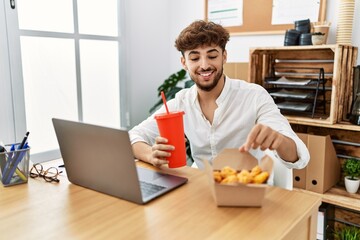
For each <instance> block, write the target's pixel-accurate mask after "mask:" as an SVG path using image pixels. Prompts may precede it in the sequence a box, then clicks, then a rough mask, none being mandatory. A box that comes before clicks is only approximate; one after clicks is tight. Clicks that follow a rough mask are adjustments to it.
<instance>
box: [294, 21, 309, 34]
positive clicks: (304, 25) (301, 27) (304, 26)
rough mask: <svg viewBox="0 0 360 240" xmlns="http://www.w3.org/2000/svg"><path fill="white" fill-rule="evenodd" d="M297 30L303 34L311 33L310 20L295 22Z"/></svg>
mask: <svg viewBox="0 0 360 240" xmlns="http://www.w3.org/2000/svg"><path fill="white" fill-rule="evenodd" d="M295 29H296V30H298V31H299V32H301V33H310V30H311V23H310V19H304V20H298V21H295Z"/></svg>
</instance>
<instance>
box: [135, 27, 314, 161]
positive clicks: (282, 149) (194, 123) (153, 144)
mask: <svg viewBox="0 0 360 240" xmlns="http://www.w3.org/2000/svg"><path fill="white" fill-rule="evenodd" d="M228 41H229V33H228V32H227V30H226V29H224V28H223V27H222V26H221V25H218V24H215V23H212V22H205V21H195V22H193V23H192V24H190V25H189V26H188V27H187V28H185V29H184V30H183V31H182V32H181V33H180V35H179V36H178V38H177V39H176V41H175V46H176V48H177V49H178V50H179V51H180V52H181V54H182V56H181V63H182V66H183V68H184V69H185V70H186V71H187V72H188V74H189V76H190V77H191V79H192V80H193V81H194V82H195V84H194V86H193V87H191V88H189V89H184V90H181V91H180V92H178V93H177V95H176V96H175V98H174V99H172V100H170V101H168V103H167V104H168V108H169V110H170V111H184V112H185V115H184V129H185V135H186V136H187V138H188V139H189V141H190V147H191V152H192V156H193V159H194V160H195V163H196V164H197V166H198V167H199V168H202V167H203V166H202V162H201V161H200V160H201V159H207V160H210V161H211V160H212V159H214V157H216V156H217V154H218V153H219V152H220V151H221V150H222V149H224V148H239V151H241V152H244V151H249V152H251V153H252V154H253V155H254V156H255V157H257V158H258V159H259V158H261V157H262V156H263V155H264V152H263V150H265V149H270V150H273V151H274V153H275V156H276V157H277V158H279V159H280V161H282V162H283V164H285V165H286V166H287V167H288V168H303V167H305V166H306V165H307V163H308V161H309V152H308V150H307V148H306V146H305V145H304V143H303V142H302V141H301V140H300V139H299V138H298V137H297V135H296V134H295V133H294V132H293V130H292V129H291V127H290V125H289V123H288V121H287V120H286V118H285V117H283V116H282V115H281V113H280V111H279V109H278V108H277V106H276V104H275V103H274V101H273V99H272V98H271V96H270V95H269V94H268V93H267V91H266V90H265V89H264V88H263V87H261V86H260V85H257V84H252V83H248V82H246V81H243V80H233V79H230V78H228V77H226V76H225V75H224V74H223V65H224V64H225V63H226V57H227V52H226V50H225V46H226V43H227V42H228ZM162 112H165V108H164V106H163V107H162V108H160V109H159V110H158V111H157V112H155V113H154V114H158V113H162ZM154 114H153V115H152V116H150V117H149V118H148V119H146V120H145V121H143V122H142V123H140V124H139V125H138V126H136V127H134V128H133V129H132V130H131V131H130V139H131V143H132V146H133V151H134V154H135V157H136V158H138V159H140V160H143V161H146V162H149V163H151V164H153V165H155V166H161V165H163V164H167V163H168V161H167V160H166V157H168V156H170V155H171V151H172V150H174V147H173V146H171V145H168V144H167V139H165V138H162V137H160V136H159V132H158V128H157V125H156V121H155V119H154Z"/></svg>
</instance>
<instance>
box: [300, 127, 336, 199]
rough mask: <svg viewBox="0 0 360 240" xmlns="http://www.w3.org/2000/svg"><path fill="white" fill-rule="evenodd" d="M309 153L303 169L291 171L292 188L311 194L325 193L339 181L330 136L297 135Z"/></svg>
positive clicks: (334, 152)
mask: <svg viewBox="0 0 360 240" xmlns="http://www.w3.org/2000/svg"><path fill="white" fill-rule="evenodd" d="M297 135H298V136H299V138H300V139H301V140H302V141H303V142H304V143H305V144H306V146H307V148H308V149H309V152H310V161H309V164H308V165H307V167H305V168H304V169H293V178H294V179H293V180H294V181H293V186H294V187H296V188H302V189H306V190H309V191H312V192H317V193H325V192H326V191H327V190H329V189H330V188H331V187H333V186H334V185H335V184H336V183H337V182H338V181H339V179H340V162H339V160H338V158H337V156H336V151H335V148H334V145H333V143H332V141H331V138H330V136H329V135H328V136H316V135H310V134H303V133H298V134H297Z"/></svg>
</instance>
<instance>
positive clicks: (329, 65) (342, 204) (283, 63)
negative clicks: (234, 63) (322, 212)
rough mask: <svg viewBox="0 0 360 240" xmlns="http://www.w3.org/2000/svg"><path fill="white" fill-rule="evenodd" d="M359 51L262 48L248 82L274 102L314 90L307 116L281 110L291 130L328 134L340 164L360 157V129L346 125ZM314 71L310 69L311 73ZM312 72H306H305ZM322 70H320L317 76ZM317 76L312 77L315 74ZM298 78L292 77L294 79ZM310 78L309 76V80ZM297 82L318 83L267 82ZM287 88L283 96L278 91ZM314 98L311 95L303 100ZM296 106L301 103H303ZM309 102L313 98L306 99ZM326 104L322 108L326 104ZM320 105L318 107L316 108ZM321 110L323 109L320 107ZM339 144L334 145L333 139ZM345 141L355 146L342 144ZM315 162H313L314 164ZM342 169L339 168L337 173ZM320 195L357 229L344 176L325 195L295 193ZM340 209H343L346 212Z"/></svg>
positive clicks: (358, 199)
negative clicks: (271, 80)
mask: <svg viewBox="0 0 360 240" xmlns="http://www.w3.org/2000/svg"><path fill="white" fill-rule="evenodd" d="M357 54H358V48H357V47H354V46H351V45H339V44H334V45H317V46H285V47H261V48H253V49H250V58H249V59H250V62H249V68H248V72H249V75H248V81H249V82H253V83H257V84H260V85H262V86H263V87H264V88H266V89H267V90H268V91H269V93H270V94H271V95H272V96H273V98H274V100H275V102H276V103H279V102H281V101H283V100H289V99H291V100H294V99H296V96H294V95H293V96H289V92H293V91H295V88H296V91H300V92H302V93H303V92H313V93H315V94H314V99H315V95H316V92H317V94H318V95H317V96H316V102H315V101H313V102H312V104H313V105H312V108H311V109H307V110H308V112H309V113H310V114H308V115H304V114H302V112H300V111H294V109H292V111H291V113H290V111H286V112H285V111H283V110H282V112H283V113H284V115H285V116H286V117H287V119H288V121H289V122H290V124H291V126H292V128H293V130H294V131H295V132H297V133H306V134H313V135H320V136H327V135H330V137H331V139H332V140H333V144H334V147H335V150H336V154H337V156H338V160H339V162H340V164H341V165H342V163H343V161H344V159H345V157H357V158H360V147H359V146H358V144H360V134H359V132H360V126H356V125H352V124H350V123H349V121H348V118H347V114H348V113H349V112H350V110H351V104H352V101H353V70H354V69H353V67H354V66H355V65H356V60H357ZM312 68H313V70H314V71H312V70H311V69H312ZM309 69H310V71H309ZM320 69H323V72H322V73H321V77H319V72H320V71H321V70H320ZM315 72H316V73H315ZM294 75H296V76H294ZM309 75H310V76H309ZM282 76H285V77H286V78H292V77H293V78H300V79H312V80H317V79H320V80H318V81H317V83H318V85H315V86H314V85H313V86H311V85H306V86H298V85H295V86H289V87H288V88H285V87H286V86H285V87H284V86H283V85H280V86H279V85H274V84H272V85H271V84H269V82H268V81H267V80H268V79H269V78H274V77H275V79H279V78H281V77H282ZM283 89H285V90H286V91H287V92H285V93H286V94H285V95H281V93H280V95H279V94H278V93H275V94H274V92H279V90H280V91H281V90H282V91H283V92H284V90H283ZM306 98H307V99H312V98H311V97H306ZM298 102H305V101H304V100H303V99H302V100H299V101H298ZM310 102H311V100H310ZM324 104H325V105H324ZM317 106H318V107H317ZM320 106H321V107H320ZM334 140H337V141H334ZM344 142H349V143H354V144H352V145H351V144H350V145H346V144H345V145H344V144H343V143H344ZM314 160H315V161H316V159H312V161H314ZM339 171H340V169H339ZM294 190H295V191H301V192H305V193H307V194H314V195H317V196H320V197H321V198H322V201H323V202H324V203H327V204H330V205H332V206H335V210H334V214H335V215H336V214H338V215H340V216H341V217H344V218H346V219H348V221H349V222H353V223H355V224H358V225H360V218H359V214H360V194H359V192H358V193H357V194H349V193H347V192H346V190H345V187H344V183H343V175H341V177H340V181H339V182H338V184H337V185H336V186H333V187H332V188H330V189H329V190H327V191H326V192H325V193H315V192H311V191H308V190H304V189H297V188H295V189H294ZM340 208H343V209H347V210H348V212H347V213H344V212H343V210H341V209H340Z"/></svg>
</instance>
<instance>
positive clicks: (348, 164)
mask: <svg viewBox="0 0 360 240" xmlns="http://www.w3.org/2000/svg"><path fill="white" fill-rule="evenodd" d="M343 171H344V174H345V176H350V178H351V179H352V180H354V179H355V177H359V176H360V160H358V159H356V158H349V159H346V160H345V162H344V165H343Z"/></svg>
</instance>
